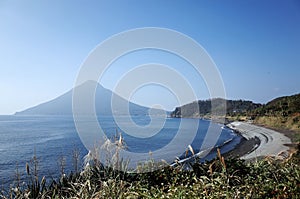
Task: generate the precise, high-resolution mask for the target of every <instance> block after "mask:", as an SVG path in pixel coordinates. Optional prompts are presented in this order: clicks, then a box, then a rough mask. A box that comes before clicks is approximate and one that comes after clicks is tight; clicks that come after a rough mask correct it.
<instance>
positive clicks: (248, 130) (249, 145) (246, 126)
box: [224, 122, 292, 160]
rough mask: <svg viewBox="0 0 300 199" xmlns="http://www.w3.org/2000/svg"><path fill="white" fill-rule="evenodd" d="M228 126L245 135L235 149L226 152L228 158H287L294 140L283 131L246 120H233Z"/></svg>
mask: <svg viewBox="0 0 300 199" xmlns="http://www.w3.org/2000/svg"><path fill="white" fill-rule="evenodd" d="M226 126H227V127H228V128H230V129H232V130H234V131H235V132H236V133H237V134H239V135H241V136H242V137H243V138H242V140H241V142H240V143H239V144H238V145H237V146H236V147H235V148H234V149H233V150H231V151H229V152H227V153H225V154H224V156H225V157H226V158H229V157H238V158H241V159H244V160H253V159H257V158H261V157H266V156H273V157H275V158H276V159H285V158H287V157H288V156H289V151H290V147H289V146H290V145H291V144H292V141H291V139H290V138H289V137H287V136H286V135H285V134H284V133H282V132H278V131H275V130H273V129H269V128H265V127H262V126H258V125H254V124H250V123H246V122H232V123H229V124H227V125H226Z"/></svg>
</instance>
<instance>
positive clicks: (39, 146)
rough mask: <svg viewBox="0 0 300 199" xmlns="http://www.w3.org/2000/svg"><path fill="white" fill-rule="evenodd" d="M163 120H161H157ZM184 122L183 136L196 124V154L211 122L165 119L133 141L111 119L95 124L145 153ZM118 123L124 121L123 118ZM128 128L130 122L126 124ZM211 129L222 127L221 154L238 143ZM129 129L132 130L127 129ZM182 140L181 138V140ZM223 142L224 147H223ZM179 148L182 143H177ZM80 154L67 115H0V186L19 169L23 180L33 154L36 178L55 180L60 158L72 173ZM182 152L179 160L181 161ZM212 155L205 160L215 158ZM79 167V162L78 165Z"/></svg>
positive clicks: (144, 123) (233, 136)
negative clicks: (160, 125) (75, 156)
mask: <svg viewBox="0 0 300 199" xmlns="http://www.w3.org/2000/svg"><path fill="white" fill-rule="evenodd" d="M157 119H162V118H157ZM132 120H133V121H134V122H135V123H136V124H137V125H141V126H145V129H147V128H146V127H147V125H148V124H149V122H150V118H147V117H141V116H133V117H132ZM182 120H184V121H185V123H186V125H185V126H184V129H183V131H184V133H187V134H188V133H190V131H191V130H192V129H193V128H192V127H193V126H195V125H196V124H198V125H199V126H198V130H197V134H196V136H195V138H194V140H193V142H192V143H191V145H192V147H193V149H194V150H195V151H196V152H199V149H200V147H201V146H202V144H203V139H204V137H205V135H206V132H207V129H208V126H209V125H210V121H208V120H202V119H180V118H166V120H165V123H164V126H163V128H162V129H160V131H159V132H158V133H157V134H155V135H154V136H151V137H149V138H147V139H146V138H136V137H134V136H131V135H127V134H126V133H124V132H123V131H122V129H120V128H119V127H118V125H116V122H115V121H114V119H113V118H112V117H99V118H98V121H99V124H100V125H101V127H102V128H103V130H104V132H105V133H106V135H107V137H109V138H111V137H113V135H115V134H116V132H121V133H122V136H123V137H124V140H125V142H126V145H127V150H128V151H131V152H135V153H143V152H144V153H147V152H149V151H155V150H158V149H160V148H162V147H164V146H165V145H166V144H168V143H170V142H171V141H172V140H173V139H174V137H175V136H176V133H177V130H178V128H179V126H180V122H181V121H182ZM119 121H121V123H122V121H124V122H123V123H122V125H123V126H124V125H125V126H126V125H127V123H126V122H127V121H128V120H126V118H125V117H124V118H123V119H122V118H121V119H120V120H119ZM128 125H129V123H128ZM211 125H212V126H214V128H221V130H222V132H221V136H220V137H219V138H218V142H217V143H216V145H218V146H220V147H221V151H222V152H227V151H229V150H231V149H233V148H234V147H235V145H236V144H238V143H239V141H240V137H239V136H238V135H236V134H235V133H234V132H233V131H232V130H230V129H228V128H224V127H223V126H222V125H220V124H211ZM127 127H128V129H129V130H130V128H132V130H134V127H131V126H127ZM182 139H184V138H182ZM224 143H226V144H224ZM175 144H178V145H180V144H181V141H180V140H179V142H178V143H175ZM75 149H76V150H78V151H79V152H80V159H81V160H82V158H83V156H85V155H86V154H87V153H88V150H87V149H86V148H85V146H84V145H83V143H82V142H81V140H80V137H79V135H78V133H77V131H76V128H75V124H74V120H73V117H70V116H0V186H1V185H2V186H4V187H7V186H9V185H10V184H13V183H14V181H15V180H16V170H17V169H18V172H19V174H20V175H21V179H22V180H24V181H26V174H25V173H26V172H25V165H26V162H30V160H31V159H32V158H33V156H34V154H35V155H36V157H37V158H38V172H39V176H46V177H48V179H49V178H50V179H51V178H57V177H58V176H59V175H60V166H59V163H60V159H61V158H62V157H64V158H65V164H66V166H65V172H66V173H70V172H71V171H74V166H73V164H72V162H73V158H72V154H73V152H74V150H75ZM184 154H185V152H184V151H182V152H180V153H179V154H178V157H181V158H184ZM214 156H215V154H214V153H213V152H212V153H210V154H208V155H207V156H206V158H204V159H203V160H205V159H210V158H212V157H214ZM162 157H163V159H166V160H167V159H170V158H174V157H169V155H168V154H165V157H164V154H162ZM81 166H82V163H81Z"/></svg>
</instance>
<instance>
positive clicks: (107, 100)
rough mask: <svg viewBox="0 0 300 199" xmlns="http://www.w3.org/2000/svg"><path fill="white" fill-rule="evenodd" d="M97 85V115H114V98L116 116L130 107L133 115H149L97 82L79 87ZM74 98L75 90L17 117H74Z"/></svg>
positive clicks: (29, 109) (20, 113)
mask: <svg viewBox="0 0 300 199" xmlns="http://www.w3.org/2000/svg"><path fill="white" fill-rule="evenodd" d="M95 84H97V85H96V86H97V89H96V92H95V109H96V113H97V115H112V114H113V113H112V110H111V100H112V98H113V97H114V100H115V102H116V103H115V104H116V105H115V107H114V111H115V112H114V114H118V115H125V114H127V113H128V112H127V110H128V107H129V112H130V114H131V115H147V114H148V111H149V110H150V108H148V107H144V106H140V105H138V104H135V103H132V102H128V101H127V100H126V99H124V98H122V97H120V96H119V95H117V94H115V93H113V92H112V91H110V90H108V89H106V88H104V87H103V86H101V85H100V84H98V83H97V82H94V81H87V82H85V83H83V84H82V85H79V87H80V89H89V88H94V87H95ZM72 96H73V89H71V90H70V91H68V92H66V93H65V94H63V95H61V96H59V97H57V98H55V99H53V100H51V101H48V102H45V103H42V104H40V105H37V106H34V107H31V108H28V109H26V110H23V111H20V112H16V113H15V115H72ZM152 111H153V109H152ZM154 111H155V109H154ZM154 113H155V112H154Z"/></svg>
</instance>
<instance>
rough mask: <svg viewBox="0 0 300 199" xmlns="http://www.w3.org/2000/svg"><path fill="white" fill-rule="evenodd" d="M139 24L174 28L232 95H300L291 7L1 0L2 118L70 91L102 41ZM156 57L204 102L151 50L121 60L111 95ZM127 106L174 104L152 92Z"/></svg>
mask: <svg viewBox="0 0 300 199" xmlns="http://www.w3.org/2000/svg"><path fill="white" fill-rule="evenodd" d="M142 27H162V28H169V29H174V30H176V31H179V32H182V33H184V34H186V35H188V36H190V37H191V38H193V39H194V40H196V41H197V42H198V43H199V44H201V45H202V46H203V47H204V48H205V49H206V51H207V52H208V53H209V55H210V56H211V57H212V59H213V60H214V62H215V64H216V65H217V67H218V69H219V71H220V73H221V75H222V78H223V81H224V84H225V89H226V93H227V97H228V98H231V99H249V100H253V101H255V102H261V103H265V102H267V101H268V100H271V99H273V98H275V97H278V96H282V95H291V94H295V93H298V92H299V91H300V2H299V1H296V0H295V1H292V0H286V1H283V0H281V1H274V0H272V1H261V0H252V1H173V0H172V1H171V0H170V1H138V0H137V1H133V0H131V1H74V0H72V1H71V0H70V1H66V0H64V1H61V0H44V1H41V0H35V1H34V0H28V1H20V0H19V1H14V0H0V114H13V113H14V112H16V111H20V110H23V109H25V108H28V107H31V106H34V105H37V104H39V103H42V102H45V101H48V100H49V99H53V98H55V97H57V96H59V95H60V94H63V93H64V92H66V91H68V90H69V89H70V88H72V87H73V85H74V82H75V80H76V77H77V74H78V71H79V69H80V66H81V64H82V62H83V61H84V60H85V58H86V57H87V56H88V54H89V52H90V51H91V50H93V49H94V48H95V47H96V46H97V45H98V44H99V43H100V42H102V41H103V40H105V39H106V38H108V37H110V36H112V35H114V34H117V33H119V32H122V31H126V30H128V29H132V28H142ZM153 60H154V61H155V62H163V63H167V64H169V65H171V66H174V68H180V69H179V70H180V71H179V72H180V73H182V74H185V77H186V78H187V79H188V80H189V81H191V84H193V86H194V88H195V89H197V91H196V92H197V96H198V98H201V99H206V98H208V97H209V96H208V95H207V91H206V90H205V84H204V83H203V81H202V82H201V80H199V79H197V78H198V77H195V75H194V73H193V71H192V70H190V69H189V66H188V65H186V64H185V63H183V62H182V60H177V58H176V57H172V56H171V55H169V54H164V53H161V52H157V51H153V52H152V51H149V52H143V53H140V54H139V53H138V52H137V53H136V56H134V53H133V54H131V55H129V56H128V57H127V58H125V57H124V59H123V63H122V62H121V61H122V59H121V60H120V63H115V64H114V68H112V70H111V73H109V71H108V72H107V73H108V76H107V77H103V79H102V80H101V83H103V85H104V86H105V87H107V88H110V89H113V87H114V82H116V79H118V78H119V77H120V76H121V75H122V74H123V73H124V72H126V70H125V69H130V66H133V64H142V63H143V62H145V63H148V62H153ZM118 64H119V65H118ZM126 64H127V65H130V66H128V68H126V67H125V66H126ZM121 65H122V67H123V66H124V67H123V68H122V67H121ZM121 68H122V69H121ZM113 78H116V79H113ZM197 86H199V88H198V87H197ZM147 93H148V96H146V95H145V94H147ZM157 93H159V96H157ZM158 97H160V98H159V99H158ZM132 99H133V100H134V101H136V102H138V103H141V104H145V105H150V104H153V103H158V104H160V103H161V104H162V105H164V106H165V107H166V108H167V109H172V108H173V107H174V106H176V100H174V97H173V98H172V95H171V94H170V92H169V93H168V92H166V90H165V89H162V88H159V87H157V86H153V85H152V86H148V87H145V88H144V89H141V91H140V92H137V93H136V95H135V96H133V98H132ZM157 100H158V101H157Z"/></svg>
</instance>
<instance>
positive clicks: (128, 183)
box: [0, 153, 300, 199]
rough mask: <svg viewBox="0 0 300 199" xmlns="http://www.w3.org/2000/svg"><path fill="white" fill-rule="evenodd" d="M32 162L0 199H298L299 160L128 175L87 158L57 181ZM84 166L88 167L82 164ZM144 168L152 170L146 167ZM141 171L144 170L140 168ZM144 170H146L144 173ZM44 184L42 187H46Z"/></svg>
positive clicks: (232, 162)
mask: <svg viewBox="0 0 300 199" xmlns="http://www.w3.org/2000/svg"><path fill="white" fill-rule="evenodd" d="M36 160H37V158H36V157H34V158H33V159H32V160H31V161H30V162H29V163H28V164H26V166H25V167H26V170H27V182H26V183H25V184H22V183H19V184H16V186H15V187H14V188H12V189H10V190H9V191H7V192H2V194H1V196H0V198H4V199H8V198H78V199H79V198H299V197H300V164H299V163H300V155H299V153H295V154H293V156H291V157H290V158H289V159H288V160H285V161H278V160H275V159H273V158H271V157H266V158H265V159H263V160H260V161H256V162H252V163H249V162H248V163H247V162H244V161H243V160H239V159H227V160H225V159H224V157H222V155H221V154H220V153H218V154H217V157H216V158H215V159H214V160H212V161H209V162H206V163H203V164H200V163H194V164H192V165H190V168H191V170H189V171H187V170H184V169H183V168H185V166H186V165H184V164H179V163H178V164H177V165H175V166H173V167H170V166H165V167H161V168H158V167H156V169H157V170H152V172H147V173H129V172H122V171H118V170H116V169H113V167H112V165H111V166H103V165H102V164H101V163H100V162H99V161H97V159H95V158H94V156H93V154H91V156H90V159H89V160H88V164H87V165H86V166H85V168H84V169H83V170H82V171H81V172H77V173H76V172H75V173H71V174H69V175H65V174H62V175H61V177H60V178H59V179H57V180H50V181H47V180H49V179H45V178H44V177H42V178H39V176H38V172H37V167H38V162H37V161H36ZM86 163H87V162H86ZM145 165H146V167H151V165H152V166H153V165H157V164H155V163H153V162H152V163H147V164H145ZM145 165H144V166H145ZM147 169H149V168H147ZM46 181H47V183H46Z"/></svg>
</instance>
